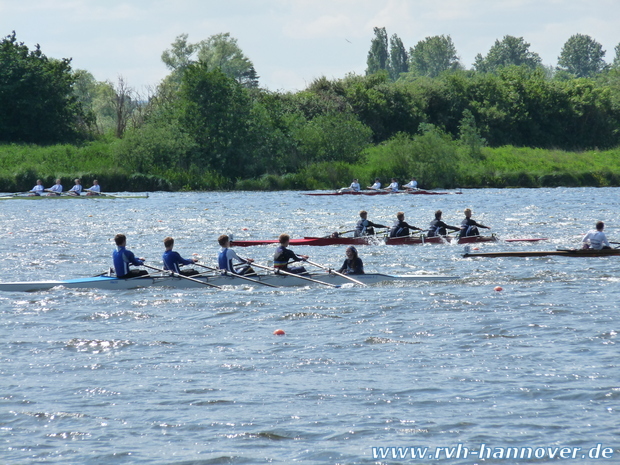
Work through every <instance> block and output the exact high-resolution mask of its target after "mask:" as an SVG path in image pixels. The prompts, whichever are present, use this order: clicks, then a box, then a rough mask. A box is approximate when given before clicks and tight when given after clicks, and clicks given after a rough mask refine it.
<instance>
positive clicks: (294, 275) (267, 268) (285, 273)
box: [252, 263, 340, 289]
mask: <svg viewBox="0 0 620 465" xmlns="http://www.w3.org/2000/svg"><path fill="white" fill-rule="evenodd" d="M252 266H256V267H258V268H262V269H263V270H269V271H272V272H274V273H276V274H277V273H280V274H283V275H286V276H292V277H294V278H299V279H305V280H306V281H311V282H313V283H318V284H324V285H325V286H329V287H335V288H336V289H339V288H340V286H338V285H336V284H332V283H326V282H323V281H319V280H318V279H312V278H308V277H306V276H300V275H298V274H295V273H289V272H288V271H284V270H277V271H276V270H275V269H273V268H269V267H268V266H264V265H259V264H257V263H252Z"/></svg>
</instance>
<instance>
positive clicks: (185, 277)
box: [141, 263, 222, 289]
mask: <svg viewBox="0 0 620 465" xmlns="http://www.w3.org/2000/svg"><path fill="white" fill-rule="evenodd" d="M141 266H143V267H145V268H150V269H151V270H155V271H159V272H160V273H167V274H169V275H170V276H172V277H175V278H183V279H187V280H188V281H193V282H195V283H198V284H204V285H205V286H209V287H215V288H217V289H221V288H222V287H221V286H218V285H216V284H211V283H207V282H205V281H200V280H199V279H194V278H190V277H189V276H185V275H182V274H179V273H175V272H174V271H170V270H164V269H162V268H155V267H154V266H151V265H145V264H144V263H143V264H142V265H141Z"/></svg>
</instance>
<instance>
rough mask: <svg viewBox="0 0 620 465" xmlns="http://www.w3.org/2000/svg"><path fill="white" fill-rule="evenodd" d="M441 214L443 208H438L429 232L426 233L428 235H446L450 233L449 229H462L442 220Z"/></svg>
mask: <svg viewBox="0 0 620 465" xmlns="http://www.w3.org/2000/svg"><path fill="white" fill-rule="evenodd" d="M441 215H442V213H441V210H437V211H436V212H435V219H434V220H433V221H431V226H430V228H428V232H427V233H426V236H427V237H436V236H445V235H446V234H448V231H447V230H448V229H451V230H452V231H458V230H459V229H461V228H457V227H456V226H450V225H448V224H446V223H444V222H443V221H442V220H441Z"/></svg>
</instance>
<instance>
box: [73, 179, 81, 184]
mask: <svg viewBox="0 0 620 465" xmlns="http://www.w3.org/2000/svg"><path fill="white" fill-rule="evenodd" d="M73 182H74V183H76V184H82V181H80V180H79V179H75V180H74V181H73Z"/></svg>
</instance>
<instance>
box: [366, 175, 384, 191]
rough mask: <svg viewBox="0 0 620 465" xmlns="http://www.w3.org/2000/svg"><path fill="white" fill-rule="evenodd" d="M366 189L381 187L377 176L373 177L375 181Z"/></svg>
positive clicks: (376, 189)
mask: <svg viewBox="0 0 620 465" xmlns="http://www.w3.org/2000/svg"><path fill="white" fill-rule="evenodd" d="M366 189H372V190H375V191H378V190H379V189H381V181H380V180H379V178H375V183H374V184H373V185H372V186H368V187H367V188H366Z"/></svg>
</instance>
